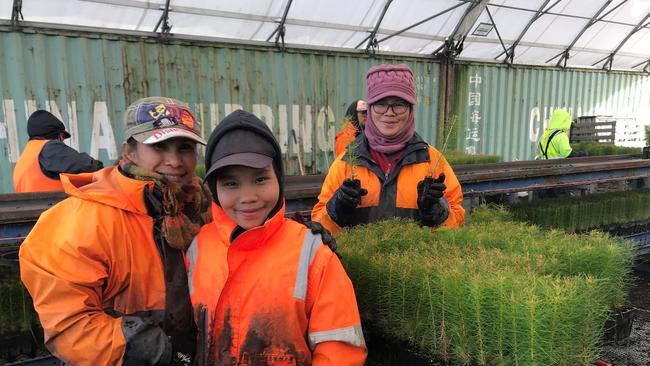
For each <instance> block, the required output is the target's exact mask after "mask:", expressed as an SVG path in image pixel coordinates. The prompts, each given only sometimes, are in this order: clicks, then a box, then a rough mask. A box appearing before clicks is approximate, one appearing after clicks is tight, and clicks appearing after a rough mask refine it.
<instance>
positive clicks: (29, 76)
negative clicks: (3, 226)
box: [0, 30, 439, 193]
mask: <svg viewBox="0 0 650 366" xmlns="http://www.w3.org/2000/svg"><path fill="white" fill-rule="evenodd" d="M44 32H45V31H43V30H39V31H38V32H34V33H27V32H1V33H0V154H2V155H3V158H2V159H0V172H1V174H0V192H2V193H9V192H12V191H13V184H12V171H13V167H14V165H15V162H16V160H17V158H18V156H19V155H20V152H21V151H22V148H23V147H24V146H25V143H26V142H27V122H26V121H27V118H28V117H29V115H30V114H31V113H32V112H33V111H35V110H36V109H47V110H49V111H51V112H52V113H53V114H55V115H56V116H59V117H60V118H61V120H62V121H63V122H64V123H65V125H66V126H67V127H68V129H69V131H70V132H71V134H72V138H70V139H69V140H67V142H68V143H69V144H70V145H71V146H72V147H74V148H77V149H79V150H80V151H83V152H88V153H89V154H90V155H92V156H94V157H97V158H99V159H101V160H102V161H103V162H104V164H105V165H107V164H112V163H114V162H115V161H116V160H117V159H118V158H119V156H120V152H121V143H122V141H123V138H124V136H123V131H124V125H123V113H124V110H125V108H126V106H127V105H128V104H129V103H131V102H133V101H134V100H136V99H138V98H141V97H144V96H152V95H165V96H171V97H175V98H178V99H181V100H183V101H186V102H189V103H190V105H191V106H192V107H193V108H194V110H195V112H196V114H197V115H198V116H199V118H200V120H201V121H202V123H203V126H202V128H203V134H204V135H205V136H206V137H207V136H208V135H209V134H210V132H211V131H212V129H213V128H214V127H215V126H216V124H217V123H218V122H219V121H220V120H221V119H222V118H223V117H225V116H226V115H227V114H228V113H230V112H232V111H233V110H235V109H237V108H243V109H246V110H248V111H250V112H252V113H254V114H256V115H257V116H259V117H260V118H262V119H263V120H264V121H265V122H266V123H267V124H268V125H269V126H270V127H271V128H272V130H273V131H274V132H275V134H276V136H277V138H278V140H279V141H280V145H281V146H282V150H283V153H284V157H285V162H286V167H287V172H288V174H300V172H301V169H300V168H299V166H298V159H297V154H298V153H300V155H301V161H302V164H303V171H304V172H305V173H306V174H309V173H324V172H326V171H327V168H328V166H329V164H330V163H331V162H332V161H333V159H334V153H333V150H334V135H335V132H336V130H338V128H339V127H340V124H341V121H342V119H343V114H344V112H345V110H346V109H347V106H348V105H349V103H350V102H351V101H352V100H354V99H365V95H366V90H365V72H366V71H367V69H368V68H369V67H370V66H372V65H374V64H379V63H399V62H405V63H407V64H409V66H410V67H411V68H412V69H413V71H414V73H415V74H416V80H417V88H418V101H419V104H418V106H417V109H416V113H417V120H418V126H417V129H418V131H419V132H420V133H421V134H422V135H423V136H424V137H425V138H426V139H428V140H429V141H435V133H436V128H435V126H436V118H437V112H438V111H437V100H438V77H439V66H438V64H437V63H434V62H432V61H431V60H428V59H415V58H384V57H381V58H370V57H368V56H367V55H365V54H351V53H347V54H346V53H335V52H318V51H299V50H298V51H297V50H291V51H288V52H285V53H281V52H279V51H277V50H276V49H275V48H273V47H268V48H265V47H259V46H245V45H242V46H234V45H227V44H215V43H201V42H190V41H173V42H171V43H169V44H162V43H158V42H155V40H152V39H149V38H137V37H134V36H127V35H124V36H117V35H108V34H92V33H80V32H71V31H58V32H57V31H47V34H44ZM294 133H295V136H296V140H294V138H293V134H294ZM296 141H297V143H296Z"/></svg>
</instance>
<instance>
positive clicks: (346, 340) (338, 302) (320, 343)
mask: <svg viewBox="0 0 650 366" xmlns="http://www.w3.org/2000/svg"><path fill="white" fill-rule="evenodd" d="M306 306H307V309H309V310H308V311H309V327H308V329H307V333H308V334H307V336H308V339H309V344H310V345H311V346H312V347H313V354H312V359H313V365H314V366H323V365H359V366H361V365H363V364H364V362H365V359H366V356H367V353H368V351H367V349H366V344H365V340H364V338H363V331H362V330H361V320H360V318H359V310H358V308H357V300H356V297H355V294H354V288H353V286H352V281H350V278H349V277H348V275H347V274H346V273H345V269H343V266H342V265H341V262H340V261H339V259H338V257H336V255H334V253H332V252H331V251H330V250H329V249H328V248H326V247H325V246H321V247H320V248H319V249H318V252H317V253H316V256H315V257H314V262H313V263H312V265H311V267H310V269H309V284H308V290H307V298H306Z"/></svg>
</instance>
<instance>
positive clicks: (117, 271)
mask: <svg viewBox="0 0 650 366" xmlns="http://www.w3.org/2000/svg"><path fill="white" fill-rule="evenodd" d="M61 181H62V183H63V187H64V189H65V191H66V193H68V194H69V195H70V196H71V197H69V198H67V199H65V200H63V201H61V202H60V203H58V204H57V205H55V206H54V207H52V208H50V209H49V210H47V211H45V212H44V213H43V214H42V215H41V217H40V218H39V220H38V222H37V223H36V225H35V226H34V228H33V229H32V231H31V232H30V233H29V235H28V236H27V238H26V239H25V241H24V243H23V244H22V245H21V247H20V254H19V257H20V273H21V279H22V281H23V283H24V284H25V287H26V288H27V290H28V291H29V293H30V294H31V296H32V298H33V301H34V307H35V308H36V311H37V312H38V314H39V318H40V321H41V324H42V325H43V329H44V330H45V343H46V346H47V348H48V349H49V350H50V351H51V352H52V353H53V354H54V355H55V356H56V357H58V358H60V359H61V360H64V361H65V362H67V363H68V364H71V365H121V364H122V362H123V360H129V361H130V364H156V363H160V362H161V360H165V359H168V358H170V355H171V348H170V346H169V341H168V340H167V337H166V335H165V334H164V333H163V332H162V330H161V328H160V327H159V326H158V325H159V324H160V322H161V321H162V317H163V315H164V309H165V280H164V274H163V267H162V261H161V259H160V258H161V255H160V254H159V251H158V249H157V247H156V244H155V242H154V238H153V231H154V230H153V219H152V217H150V216H148V215H147V209H146V207H145V203H144V190H145V189H150V188H152V186H153V183H151V182H143V181H139V180H133V179H129V178H127V177H125V176H123V175H122V174H121V173H120V172H118V170H117V168H115V167H110V168H105V169H102V170H99V171H97V172H95V173H84V174H78V175H68V174H61ZM127 344H128V347H127ZM125 363H127V362H126V361H125Z"/></svg>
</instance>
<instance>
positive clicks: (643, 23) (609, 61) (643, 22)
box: [591, 12, 650, 70]
mask: <svg viewBox="0 0 650 366" xmlns="http://www.w3.org/2000/svg"><path fill="white" fill-rule="evenodd" d="M649 18H650V12H648V14H646V15H645V17H643V19H641V21H640V22H639V23H638V24H637V25H636V27H634V29H632V30H631V31H630V33H628V34H627V36H625V38H623V40H622V41H621V42H620V43H619V44H618V46H616V48H615V49H614V51H612V53H610V54H609V55H608V56H606V57H604V58H601V59H600V60H598V61H596V62H594V63H593V64H592V65H591V66H596V65H598V64H599V63H601V62H603V61H604V63H603V70H611V69H612V63H613V61H614V56H616V54H617V53H618V51H620V50H621V48H622V47H623V45H625V43H626V42H627V41H628V40H629V39H630V37H632V36H633V35H634V34H635V33H636V32H638V31H640V30H641V29H642V28H645V27H646V26H648V24H650V23H646V21H647V20H648V19H649Z"/></svg>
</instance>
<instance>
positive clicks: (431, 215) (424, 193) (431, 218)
mask: <svg viewBox="0 0 650 366" xmlns="http://www.w3.org/2000/svg"><path fill="white" fill-rule="evenodd" d="M445 189H447V186H446V185H445V173H440V175H439V176H438V178H435V179H434V178H433V177H425V178H424V179H423V180H421V181H420V182H419V183H418V211H419V212H420V222H421V223H422V225H425V226H438V225H440V224H442V223H443V222H444V221H445V220H447V217H449V203H448V202H447V200H446V199H445V197H444V192H445Z"/></svg>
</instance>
